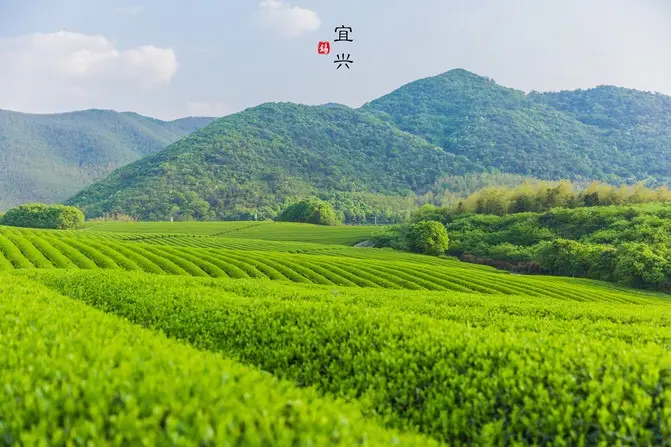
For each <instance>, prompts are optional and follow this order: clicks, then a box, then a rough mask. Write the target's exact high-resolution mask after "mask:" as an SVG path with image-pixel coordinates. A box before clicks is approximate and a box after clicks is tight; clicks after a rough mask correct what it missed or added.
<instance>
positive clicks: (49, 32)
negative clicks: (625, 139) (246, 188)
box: [0, 0, 671, 119]
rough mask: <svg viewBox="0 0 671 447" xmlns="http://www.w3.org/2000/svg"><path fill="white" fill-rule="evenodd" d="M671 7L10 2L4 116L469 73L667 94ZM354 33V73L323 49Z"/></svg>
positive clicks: (189, 102) (302, 99)
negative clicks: (341, 34) (338, 33)
mask: <svg viewBox="0 0 671 447" xmlns="http://www.w3.org/2000/svg"><path fill="white" fill-rule="evenodd" d="M670 23H671V2H669V1H668V0H637V1H629V0H589V1H584V0H543V1H538V0H365V1H363V0H339V1H333V0H330V1H326V0H191V1H188V2H187V1H185V0H161V1H159V0H137V1H131V0H116V1H111V0H60V1H55V0H41V1H37V0H0V61H2V64H0V108H4V109H11V110H19V111H24V112H36V113H49V112H62V111H68V110H78V109H86V108H94V107H95V108H106V109H114V110H120V111H128V110H131V111H135V112H138V113H142V114H146V115H149V116H154V117H158V118H163V119H171V118H176V117H180V116H185V115H194V114H195V115H217V116H221V115H225V114H228V113H233V112H236V111H239V110H242V109H244V108H247V107H251V106H255V105H258V104H260V103H263V102H268V101H292V102H299V103H305V104H321V103H326V102H339V103H344V104H347V105H350V106H359V105H361V104H363V103H365V102H367V101H369V100H372V99H374V98H376V97H378V96H381V95H383V94H385V93H388V92H390V91H392V90H394V89H395V88H397V87H399V86H401V85H402V84H404V83H407V82H410V81H413V80H416V79H419V78H423V77H427V76H432V75H436V74H439V73H442V72H445V71H447V70H450V69H453V68H465V69H467V70H470V71H473V72H476V73H478V74H481V75H483V76H488V77H491V78H494V79H495V80H496V81H497V82H499V83H500V84H503V85H506V86H510V87H515V88H519V89H522V90H525V91H530V90H561V89H574V88H589V87H593V86H596V85H600V84H614V85H620V86H626V87H631V88H638V89H641V90H649V91H659V92H663V93H666V94H671V27H670V26H669V24H670ZM338 25H346V26H351V27H352V28H353V30H354V32H353V34H352V38H353V39H354V42H352V43H351V44H338V46H335V45H336V44H333V45H334V51H335V52H341V51H346V52H347V53H350V54H351V57H352V60H353V61H354V64H353V65H352V69H351V70H346V69H344V67H343V68H342V69H340V70H336V69H335V65H334V64H333V56H334V54H331V55H330V56H320V55H318V54H317V42H318V41H320V40H333V39H334V38H335V34H334V28H335V27H336V26H338Z"/></svg>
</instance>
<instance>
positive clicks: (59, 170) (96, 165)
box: [0, 109, 214, 211]
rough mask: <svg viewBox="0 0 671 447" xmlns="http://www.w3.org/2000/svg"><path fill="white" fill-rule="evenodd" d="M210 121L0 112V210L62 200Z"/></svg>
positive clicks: (85, 113)
mask: <svg viewBox="0 0 671 447" xmlns="http://www.w3.org/2000/svg"><path fill="white" fill-rule="evenodd" d="M213 120H214V118H183V119H179V120H175V121H161V120H157V119H154V118H149V117H146V116H142V115H138V114H136V113H130V112H124V113H119V112H114V111H111V110H99V109H91V110H84V111H76V112H69V113H57V114H28V113H21V112H12V111H8V110H0V211H2V210H3V209H7V208H9V207H11V206H14V205H17V204H19V203H25V202H30V201H39V202H61V201H64V200H65V199H67V198H68V197H70V196H72V195H73V194H75V193H76V192H77V191H79V190H80V189H82V188H83V187H85V186H87V185H89V184H91V183H93V182H95V181H96V180H99V179H101V178H103V177H104V176H105V175H107V174H109V173H110V172H112V171H113V170H114V169H116V168H118V167H120V166H124V165H126V164H128V163H131V162H133V161H135V160H138V159H140V158H142V157H144V156H146V155H150V154H153V153H155V152H158V151H160V150H161V149H163V148H165V147H166V146H168V145H169V144H171V143H174V142H175V141H177V140H178V139H179V138H181V137H183V136H185V135H188V134H190V133H192V132H194V131H196V130H198V129H200V128H202V127H204V126H205V125H207V124H209V123H210V122H211V121H213Z"/></svg>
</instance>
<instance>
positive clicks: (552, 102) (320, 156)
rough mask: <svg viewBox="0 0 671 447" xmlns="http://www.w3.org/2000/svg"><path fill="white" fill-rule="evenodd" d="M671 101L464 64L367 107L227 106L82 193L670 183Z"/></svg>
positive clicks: (396, 191)
mask: <svg viewBox="0 0 671 447" xmlns="http://www.w3.org/2000/svg"><path fill="white" fill-rule="evenodd" d="M595 92H596V93H595ZM669 101H671V98H669V97H666V96H663V95H655V94H650V93H643V92H636V91H633V90H627V89H616V88H600V89H595V90H593V91H587V92H584V91H577V92H561V93H552V94H541V93H532V94H525V93H524V92H521V91H517V90H513V89H510V88H505V87H502V86H500V85H498V84H496V83H495V82H494V81H492V80H491V79H488V78H484V77H481V76H478V75H475V74H473V73H469V72H467V71H465V70H452V71H449V72H447V73H445V74H442V75H439V76H435V77H432V78H427V79H422V80H419V81H416V82H413V83H410V84H408V85H405V86H403V87H401V88H399V89H398V90H396V91H394V92H392V93H390V94H388V95H386V96H384V97H382V98H379V99H376V100H374V101H372V102H370V103H368V104H366V105H364V106H363V107H362V108H361V109H357V110H355V109H350V108H348V107H346V106H342V105H338V104H326V105H323V106H313V107H307V106H298V105H295V104H286V103H285V104H265V105H262V106H259V107H256V108H252V109H248V110H246V111H244V112H241V113H238V114H235V115H232V116H229V117H225V118H222V119H219V120H217V121H215V122H214V123H212V124H211V125H209V126H208V127H206V128H204V129H202V130H200V131H197V132H195V133H194V134H192V135H190V136H189V137H188V138H185V139H183V140H181V141H179V142H177V143H175V144H173V145H171V146H170V147H169V148H168V149H166V150H165V151H162V152H160V153H158V154H156V155H154V156H150V157H148V158H145V159H143V160H141V161H139V162H136V163H133V164H131V165H129V166H127V167H124V168H122V169H119V170H117V171H115V172H114V173H113V174H112V175H111V176H109V177H108V178H106V179H105V180H104V181H102V182H99V183H98V184H95V185H93V186H91V187H89V188H87V189H85V190H83V191H82V192H81V193H79V194H78V195H76V196H75V197H74V198H72V199H71V200H70V202H69V203H71V204H75V205H77V206H80V207H82V208H83V209H84V210H85V212H86V213H87V215H88V216H98V215H100V214H102V213H105V212H115V211H121V212H125V213H128V214H131V215H134V216H137V217H139V218H142V219H166V218H169V217H176V218H178V219H181V218H196V219H212V218H247V216H249V215H253V214H254V213H257V212H259V213H260V214H261V215H262V216H273V215H276V214H277V212H278V210H279V209H280V208H281V206H282V204H283V203H286V202H287V201H289V200H292V199H294V198H298V197H302V196H306V195H310V194H317V195H320V196H322V197H323V198H332V197H334V196H337V197H338V199H337V200H339V201H348V200H350V198H349V197H351V196H348V194H349V195H356V194H359V195H358V196H357V197H358V199H357V200H366V199H365V197H364V198H362V196H361V194H375V195H376V197H378V198H379V196H395V197H398V196H402V195H405V194H408V193H412V194H423V193H425V192H427V191H431V190H434V191H437V190H439V189H440V185H441V184H443V183H445V182H444V181H443V180H442V179H444V178H453V177H454V176H463V175H466V174H475V173H483V172H484V173H486V172H490V173H497V172H498V173H506V174H516V175H521V176H532V177H537V178H542V179H551V180H552V179H563V178H566V179H571V180H578V181H581V180H591V179H598V180H604V181H608V182H612V183H621V182H635V181H638V180H647V181H651V183H654V182H657V183H659V182H666V181H668V180H669V179H671V166H669V159H671V157H669V155H671V143H670V142H669V138H668V132H669V129H671V127H669V126H666V123H668V122H670V121H671V108H670V107H669V106H668V105H669ZM446 176H451V177H446ZM336 205H338V203H336ZM385 206H387V205H385Z"/></svg>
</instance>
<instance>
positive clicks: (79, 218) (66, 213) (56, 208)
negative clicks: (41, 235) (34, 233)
mask: <svg viewBox="0 0 671 447" xmlns="http://www.w3.org/2000/svg"><path fill="white" fill-rule="evenodd" d="M83 223H84V213H82V212H81V211H80V210H79V209H78V208H75V207H74V206H65V205H45V204H43V203H30V204H26V205H20V206H17V207H16V208H12V209H10V210H9V211H7V213H5V215H4V216H3V217H2V219H0V225H8V226H12V227H28V228H52V229H58V230H72V229H76V228H79V227H80V226H81V225H82V224H83Z"/></svg>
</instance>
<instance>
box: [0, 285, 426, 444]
mask: <svg viewBox="0 0 671 447" xmlns="http://www.w3.org/2000/svg"><path fill="white" fill-rule="evenodd" d="M0 284H2V289H1V290H0V334H2V336H0V352H2V355H0V383H2V393H3V394H2V396H3V398H2V399H0V445H3V446H5V445H7V446H9V445H119V446H121V445H124V446H125V445H201V446H214V445H218V446H219V445H277V446H280V445H343V446H350V445H363V444H365V445H381V446H382V445H417V446H424V445H435V444H436V443H434V442H433V441H431V440H430V439H426V438H421V437H418V436H413V435H401V434H397V433H394V432H390V431H385V430H383V429H382V428H380V427H378V426H375V425H374V424H373V423H371V422H369V421H366V420H365V419H364V418H363V417H362V415H361V412H360V410H359V409H358V408H357V406H355V405H346V404H341V403H336V402H333V401H332V400H330V399H324V398H321V397H319V396H318V395H317V393H316V392H315V391H314V390H311V389H300V390H299V389H297V388H296V387H295V386H293V385H291V384H290V383H288V382H283V381H278V380H276V379H275V378H273V377H271V376H269V375H268V374H266V373H262V372H260V371H258V370H254V369H252V368H249V367H245V366H242V365H240V364H239V363H236V362H234V361H231V360H228V359H224V358H222V357H221V356H219V355H217V354H213V353H208V352H203V351H198V350H196V349H193V348H191V347H188V346H186V345H184V344H182V343H178V342H175V341H173V340H168V339H167V338H166V337H165V336H163V335H158V334H156V333H152V332H150V331H148V330H145V329H142V328H140V327H139V326H135V325H133V324H130V323H128V322H127V321H124V320H122V319H120V318H116V317H114V316H113V315H106V314H104V313H102V312H100V311H98V310H95V309H92V308H90V307H87V306H85V305H83V304H81V303H78V302H75V301H73V300H71V299H69V298H64V297H62V296H59V295H57V294H55V293H53V292H51V291H49V290H47V289H46V288H44V287H41V286H39V285H38V284H36V283H34V282H31V281H28V280H26V279H25V278H20V277H16V276H8V275H7V274H2V273H0Z"/></svg>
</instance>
